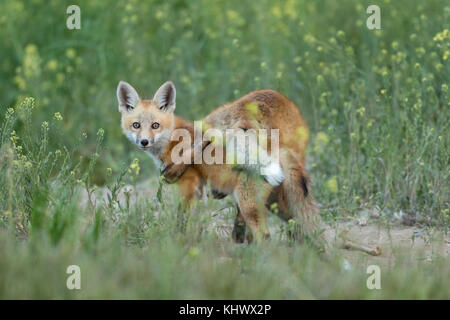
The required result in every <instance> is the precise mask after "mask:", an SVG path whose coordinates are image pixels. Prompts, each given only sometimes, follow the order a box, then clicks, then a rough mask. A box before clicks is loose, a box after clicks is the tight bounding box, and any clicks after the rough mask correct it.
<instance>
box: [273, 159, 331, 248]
mask: <svg viewBox="0 0 450 320" xmlns="http://www.w3.org/2000/svg"><path fill="white" fill-rule="evenodd" d="M295 158H297V157H295V155H293V154H290V153H288V152H286V151H283V152H282V154H280V160H281V162H282V167H283V170H284V172H285V179H284V181H283V183H282V185H281V186H282V193H283V195H282V196H283V198H284V201H285V203H286V207H287V208H286V210H287V216H286V217H285V219H286V218H287V219H288V223H289V227H288V228H289V230H290V234H291V236H292V238H293V239H294V240H297V241H300V242H307V243H308V244H310V245H312V246H313V247H315V248H317V249H319V250H321V251H322V250H326V241H325V237H324V235H323V231H324V230H322V229H321V223H320V222H321V221H320V214H319V210H318V208H317V205H316V203H315V201H314V198H313V196H312V193H311V189H310V181H309V178H308V175H307V173H306V170H305V168H304V165H303V161H301V160H298V158H297V159H295Z"/></svg>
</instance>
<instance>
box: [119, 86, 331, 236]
mask: <svg viewBox="0 0 450 320" xmlns="http://www.w3.org/2000/svg"><path fill="white" fill-rule="evenodd" d="M117 98H118V102H119V111H120V112H121V114H122V129H123V132H124V133H125V135H126V136H127V137H128V138H129V139H130V140H131V142H133V143H134V144H136V145H137V147H138V148H140V149H141V150H143V151H145V152H146V153H148V154H149V155H150V156H151V157H152V158H153V159H154V161H155V163H156V165H157V166H158V167H159V168H160V169H161V170H162V172H163V173H164V175H165V177H166V178H167V179H169V180H173V179H177V180H176V184H177V185H178V186H179V189H180V192H181V195H182V196H183V197H184V199H185V201H186V203H189V202H190V201H191V200H192V199H194V198H195V197H196V195H197V194H199V191H200V190H202V188H203V186H205V185H207V184H209V185H210V186H211V189H212V194H213V196H214V197H216V198H222V197H225V196H227V195H232V196H233V197H234V199H235V201H236V204H237V211H238V214H237V217H236V220H235V226H234V230H233V234H232V235H233V239H234V240H235V241H237V242H243V241H245V228H246V226H248V228H249V229H250V231H251V233H250V234H248V237H247V239H248V240H249V242H250V241H252V239H256V240H257V241H258V240H260V239H263V238H267V237H269V236H270V234H269V230H268V227H267V224H266V214H265V210H266V208H267V209H269V210H271V211H274V212H275V213H276V214H278V215H279V216H280V217H281V218H282V219H283V220H284V221H286V222H287V221H290V220H291V219H292V220H294V223H293V224H294V225H295V228H294V230H295V231H294V232H293V235H294V236H295V237H296V238H298V239H299V240H304V239H317V238H321V236H320V235H319V233H320V232H319V213H318V210H317V207H316V205H315V202H314V199H313V197H312V194H311V190H310V188H311V187H310V183H309V179H308V175H307V172H306V169H305V150H306V146H307V143H308V132H309V131H308V127H307V125H306V122H305V120H304V119H303V117H302V115H301V113H300V111H299V108H298V107H297V106H296V105H295V104H294V103H293V102H292V101H291V100H289V99H288V98H286V97H285V96H283V95H282V94H281V93H279V92H277V91H274V90H259V91H253V92H250V93H248V94H246V95H245V96H243V97H241V98H240V99H237V100H235V101H233V102H231V103H227V104H225V105H223V106H221V107H219V108H217V109H216V110H214V111H213V112H211V113H210V114H209V115H208V116H207V117H206V118H205V119H204V123H205V124H206V126H207V127H209V128H217V129H227V128H238V129H242V130H244V131H245V130H248V129H255V130H258V129H279V163H277V162H275V161H273V159H271V160H270V161H269V163H268V164H266V166H265V169H267V170H266V173H265V174H263V177H264V178H265V180H266V181H265V182H264V181H261V180H262V179H257V178H255V177H254V175H251V174H249V173H248V172H247V171H245V170H235V169H236V168H235V167H233V166H231V165H229V164H216V163H213V164H206V163H201V164H196V163H194V164H186V163H178V164H175V163H174V162H173V161H172V156H171V155H172V151H173V150H174V148H175V146H176V145H177V144H178V143H179V142H178V141H176V139H173V133H174V131H175V130H176V129H186V130H188V132H189V133H190V135H191V138H193V136H194V126H193V124H192V123H191V122H189V121H186V120H184V119H182V118H180V117H178V116H175V115H174V110H175V100H176V90H175V86H174V84H173V83H172V82H170V81H168V82H166V83H164V84H163V85H162V86H161V87H160V88H159V89H158V90H157V91H156V93H155V95H154V97H153V98H152V99H149V100H144V99H141V98H140V97H139V95H138V93H137V92H136V90H135V89H134V88H133V87H132V86H131V85H130V84H128V83H126V82H123V81H121V82H120V83H119V85H118V87H117ZM200 148H201V149H200V152H202V151H203V149H204V148H205V145H204V144H203V145H202V146H201V147H200ZM271 149H272V146H271V145H270V144H268V146H267V150H266V151H267V154H271ZM194 150H195V147H193V148H192V151H191V152H192V153H193V154H194V152H195V151H194ZM261 204H262V208H261ZM275 204H276V205H275ZM264 207H265V208H264ZM314 241H315V240H314ZM320 242H322V241H320Z"/></svg>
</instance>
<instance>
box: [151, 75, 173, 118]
mask: <svg viewBox="0 0 450 320" xmlns="http://www.w3.org/2000/svg"><path fill="white" fill-rule="evenodd" d="M175 98H176V90H175V86H174V84H173V83H172V81H167V82H165V83H164V84H163V85H162V86H161V87H160V88H159V89H158V91H156V93H155V96H154V97H153V101H155V102H156V103H157V104H158V107H159V109H161V110H162V111H167V112H173V111H174V110H175Z"/></svg>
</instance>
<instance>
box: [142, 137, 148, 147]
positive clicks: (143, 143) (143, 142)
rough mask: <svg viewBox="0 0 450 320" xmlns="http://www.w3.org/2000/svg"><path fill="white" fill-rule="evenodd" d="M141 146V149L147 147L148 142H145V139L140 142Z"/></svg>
mask: <svg viewBox="0 0 450 320" xmlns="http://www.w3.org/2000/svg"><path fill="white" fill-rule="evenodd" d="M141 145H142V146H143V147H145V146H146V145H148V140H147V139H143V140H141Z"/></svg>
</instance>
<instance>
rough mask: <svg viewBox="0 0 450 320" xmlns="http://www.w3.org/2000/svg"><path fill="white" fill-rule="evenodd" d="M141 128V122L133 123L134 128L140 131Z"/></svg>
mask: <svg viewBox="0 0 450 320" xmlns="http://www.w3.org/2000/svg"><path fill="white" fill-rule="evenodd" d="M140 127H141V125H140V124H139V122H133V128H135V129H139V128H140Z"/></svg>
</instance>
